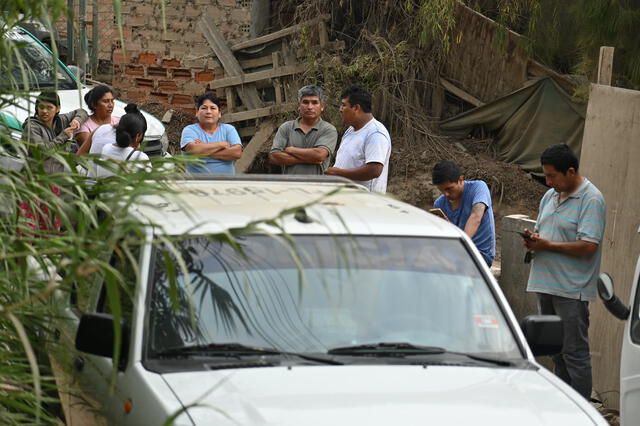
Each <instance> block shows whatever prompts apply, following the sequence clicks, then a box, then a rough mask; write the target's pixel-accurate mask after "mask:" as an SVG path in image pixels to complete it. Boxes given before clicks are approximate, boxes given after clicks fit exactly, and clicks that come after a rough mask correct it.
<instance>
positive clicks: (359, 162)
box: [334, 118, 391, 193]
mask: <svg viewBox="0 0 640 426" xmlns="http://www.w3.org/2000/svg"><path fill="white" fill-rule="evenodd" d="M390 155H391V136H389V132H388V131H387V128H386V127H384V124H382V123H381V122H379V121H378V120H376V119H375V118H372V119H371V121H369V122H368V123H367V124H365V125H364V126H363V127H362V128H361V129H360V130H357V131H356V130H353V127H352V126H350V127H349V128H348V129H347V131H346V132H344V135H342V140H341V142H340V148H338V152H337V153H336V163H335V165H334V166H335V167H338V168H340V169H355V168H357V167H362V166H364V165H365V164H367V163H381V164H382V166H383V168H382V173H380V176H378V177H377V178H375V179H371V180H369V181H366V182H358V183H361V184H363V185H364V186H366V187H367V188H369V190H370V191H373V192H382V193H384V192H387V175H388V172H389V156H390Z"/></svg>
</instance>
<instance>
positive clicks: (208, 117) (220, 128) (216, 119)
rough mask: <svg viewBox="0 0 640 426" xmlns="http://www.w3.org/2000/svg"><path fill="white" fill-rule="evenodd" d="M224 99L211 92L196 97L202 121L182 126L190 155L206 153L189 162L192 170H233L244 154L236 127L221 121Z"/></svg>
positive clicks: (185, 150)
mask: <svg viewBox="0 0 640 426" xmlns="http://www.w3.org/2000/svg"><path fill="white" fill-rule="evenodd" d="M221 116H222V113H221V111H220V99H219V98H218V97H217V96H216V95H214V94H213V93H211V92H207V93H205V94H203V95H200V96H198V98H197V99H196V118H197V120H198V122H197V123H196V124H191V125H189V126H187V127H185V128H184V129H183V130H182V137H181V139H180V148H181V149H182V152H183V153H186V154H188V155H198V156H202V157H204V158H203V159H202V161H201V162H199V163H198V164H189V165H188V166H187V171H188V172H190V173H212V174H233V173H235V169H234V167H233V161H234V160H237V159H238V158H240V156H241V155H242V142H241V141H240V136H239V135H238V132H237V131H236V129H235V127H233V126H232V125H230V124H225V123H220V117H221Z"/></svg>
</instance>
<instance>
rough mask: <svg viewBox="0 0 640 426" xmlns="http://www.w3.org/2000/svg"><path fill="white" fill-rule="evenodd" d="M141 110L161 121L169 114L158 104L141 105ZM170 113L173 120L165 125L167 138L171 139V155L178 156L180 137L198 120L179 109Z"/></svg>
mask: <svg viewBox="0 0 640 426" xmlns="http://www.w3.org/2000/svg"><path fill="white" fill-rule="evenodd" d="M140 108H141V109H143V110H145V111H147V112H148V113H149V114H151V115H153V116H155V117H157V118H159V119H162V118H163V117H164V114H165V113H166V112H167V108H166V107H165V106H164V105H162V104H160V103H157V102H149V103H145V104H141V105H140ZM170 111H171V119H170V120H169V123H165V125H166V130H167V136H168V137H169V153H170V154H171V155H176V154H179V153H180V136H181V135H182V129H184V128H185V127H186V126H188V125H189V124H193V123H195V122H196V118H195V117H194V116H193V115H192V114H187V113H185V112H184V111H182V110H179V109H172V110H170Z"/></svg>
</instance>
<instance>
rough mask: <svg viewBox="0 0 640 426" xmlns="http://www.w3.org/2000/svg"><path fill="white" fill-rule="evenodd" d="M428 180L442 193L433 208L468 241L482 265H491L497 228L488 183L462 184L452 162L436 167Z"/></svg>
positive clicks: (441, 162) (463, 181)
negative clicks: (467, 237)
mask: <svg viewBox="0 0 640 426" xmlns="http://www.w3.org/2000/svg"><path fill="white" fill-rule="evenodd" d="M431 180H432V182H433V184H434V185H435V186H436V187H437V188H438V190H439V191H440V192H441V194H442V195H440V197H438V198H437V199H436V201H435V203H434V204H433V206H434V207H435V208H439V209H442V211H443V212H444V213H445V214H446V215H447V218H448V219H449V221H450V222H451V223H453V224H454V225H456V226H457V227H458V228H460V229H462V230H463V231H464V232H465V233H466V234H467V235H468V236H469V237H470V238H471V240H472V241H473V243H474V244H475V246H476V247H477V248H478V251H480V254H481V255H482V257H483V259H484V260H485V262H487V264H488V265H489V266H491V263H493V258H494V257H495V256H496V227H495V224H494V221H493V208H492V202H491V193H490V192H489V187H488V186H487V184H486V183H484V182H483V181H481V180H468V181H465V180H464V176H463V175H462V173H461V172H460V168H459V167H458V165H457V164H456V163H454V162H453V161H440V162H439V163H438V164H436V165H435V166H434V168H433V171H432V172H431Z"/></svg>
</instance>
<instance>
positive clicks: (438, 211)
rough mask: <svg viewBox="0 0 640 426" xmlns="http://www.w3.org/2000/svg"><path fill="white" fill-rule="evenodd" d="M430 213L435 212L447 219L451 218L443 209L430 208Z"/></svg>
mask: <svg viewBox="0 0 640 426" xmlns="http://www.w3.org/2000/svg"><path fill="white" fill-rule="evenodd" d="M429 213H433V214H435V215H436V216H439V217H441V218H443V219H445V220H449V218H448V217H447V215H446V214H445V213H444V212H443V211H442V209H429Z"/></svg>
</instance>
